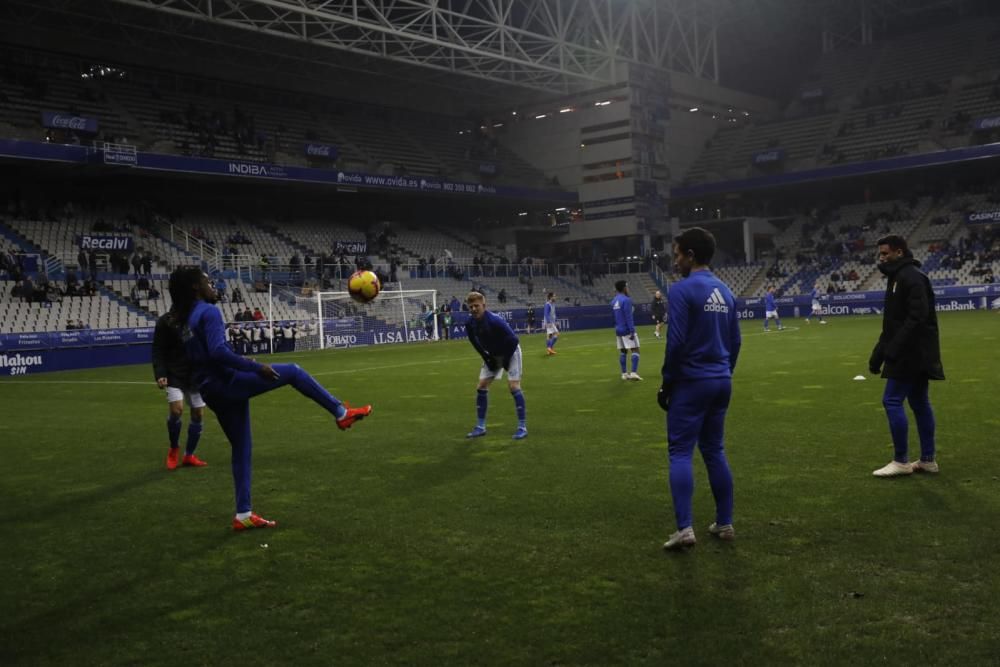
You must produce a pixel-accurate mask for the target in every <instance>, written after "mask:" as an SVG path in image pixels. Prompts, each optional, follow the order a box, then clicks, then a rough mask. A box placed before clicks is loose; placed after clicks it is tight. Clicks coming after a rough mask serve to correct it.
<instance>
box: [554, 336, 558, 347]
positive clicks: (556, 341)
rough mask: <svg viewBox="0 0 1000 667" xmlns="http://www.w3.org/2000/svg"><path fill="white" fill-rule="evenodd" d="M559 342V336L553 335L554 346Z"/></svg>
mask: <svg viewBox="0 0 1000 667" xmlns="http://www.w3.org/2000/svg"><path fill="white" fill-rule="evenodd" d="M558 342H559V336H553V337H552V347H555V346H556V343H558Z"/></svg>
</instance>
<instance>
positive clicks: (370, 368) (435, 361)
mask: <svg viewBox="0 0 1000 667" xmlns="http://www.w3.org/2000/svg"><path fill="white" fill-rule="evenodd" d="M798 328H799V327H785V331H797V330H798ZM743 335H744V337H746V336H763V335H764V332H763V331H761V332H758V333H750V334H743ZM653 340H657V339H655V338H654V339H653ZM609 345H611V346H613V345H614V342H613V341H612V342H609V343H587V344H586V345H572V344H571V345H567V346H565V347H564V348H563V349H564V350H565V349H569V350H581V349H584V348H590V347H608V346H609ZM318 351H319V350H317V352H318ZM311 356H312V354H310V353H308V352H307V353H305V354H296V355H294V356H293V355H288V356H283V357H282V359H291V358H302V357H311ZM472 358H473V357H471V356H470V355H463V356H462V357H449V358H448V359H430V360H427V361H410V362H407V363H402V364H386V365H384V366H363V367H360V368H345V369H341V370H336V371H321V372H319V373H312V375H313V377H322V376H324V375H347V374H350V373H364V372H367V371H381V370H388V369H392V368H403V367H407V366H431V365H435V364H443V363H451V362H453V361H456V360H463V359H472ZM22 384H121V385H150V386H155V385H156V383H155V382H154V381H152V380H149V381H138V380H28V379H18V380H0V387H2V386H3V385H10V386H12V387H13V386H17V385H22Z"/></svg>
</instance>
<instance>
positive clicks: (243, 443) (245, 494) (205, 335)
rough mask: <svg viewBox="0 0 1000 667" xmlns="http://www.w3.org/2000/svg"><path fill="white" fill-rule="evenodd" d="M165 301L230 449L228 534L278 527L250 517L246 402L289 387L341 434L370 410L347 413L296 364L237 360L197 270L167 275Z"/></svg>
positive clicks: (209, 289) (213, 297) (210, 292)
mask: <svg viewBox="0 0 1000 667" xmlns="http://www.w3.org/2000/svg"><path fill="white" fill-rule="evenodd" d="M170 296H171V298H172V299H173V302H174V308H175V310H176V312H177V316H178V317H179V318H180V319H181V320H182V321H184V322H186V323H187V324H186V326H185V329H184V334H183V337H184V346H185V349H186V351H187V355H188V359H190V361H191V366H192V368H193V369H194V377H195V381H196V382H197V385H198V389H199V391H200V393H201V395H202V396H203V397H204V399H205V402H206V403H207V404H208V407H210V408H212V411H213V412H215V416H216V417H217V418H218V420H219V426H221V427H222V431H223V432H224V433H225V434H226V438H227V439H228V440H229V444H230V446H231V447H232V450H233V458H232V466H233V485H234V486H235V489H236V516H235V517H234V518H233V530H247V529H250V528H273V527H274V526H275V525H277V524H276V523H275V522H274V521H269V520H267V519H265V518H263V517H261V516H259V515H257V514H255V513H254V512H253V510H252V509H251V504H250V481H251V476H252V466H251V452H252V449H253V441H252V437H251V432H250V399H251V398H253V397H254V396H259V395H261V394H263V393H266V392H269V391H273V390H275V389H277V388H278V387H284V386H285V385H291V386H292V387H294V388H295V389H296V391H298V392H299V393H300V394H302V395H304V396H307V397H308V398H311V399H312V400H313V401H315V402H316V403H317V404H318V405H319V406H320V407H322V408H323V409H325V410H326V411H327V412H329V413H330V414H331V415H332V416H333V418H334V419H335V420H336V424H337V427H338V428H339V429H340V430H342V431H344V430H347V429H349V428H350V427H351V425H353V424H354V422H356V421H358V420H360V419H364V418H365V417H367V416H369V415H370V414H371V413H372V406H370V405H365V406H363V407H360V408H352V407H350V406H349V405H347V404H346V403H343V402H341V401H340V400H338V399H337V398H335V397H334V396H332V395H331V394H330V392H328V391H327V390H326V389H325V388H323V386H322V385H321V384H320V383H319V382H317V381H316V380H315V379H314V378H313V376H311V375H309V373H307V372H305V371H304V370H302V368H301V367H300V366H299V365H298V364H274V365H273V366H271V365H270V364H262V363H260V362H258V361H255V360H254V359H249V358H247V357H241V356H240V355H238V354H236V353H235V352H233V351H232V350H231V349H229V346H228V345H227V344H226V329H225V325H224V324H223V322H222V313H221V312H219V309H218V308H217V307H216V306H215V302H216V298H217V297H216V293H215V288H213V287H212V284H211V283H210V282H209V280H208V276H207V275H205V273H204V272H203V271H202V270H201V269H200V268H198V267H181V268H179V269H177V270H175V271H174V272H173V273H172V274H170Z"/></svg>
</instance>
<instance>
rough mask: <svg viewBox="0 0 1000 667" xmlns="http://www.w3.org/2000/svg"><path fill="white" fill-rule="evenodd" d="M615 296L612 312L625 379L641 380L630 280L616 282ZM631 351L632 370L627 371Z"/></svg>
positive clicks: (623, 377) (619, 360)
mask: <svg viewBox="0 0 1000 667" xmlns="http://www.w3.org/2000/svg"><path fill="white" fill-rule="evenodd" d="M615 290H616V291H617V294H615V298H614V299H612V300H611V312H612V313H613V314H614V316H615V338H616V343H617V345H618V352H619V355H618V362H619V364H620V365H621V369H622V379H623V380H641V379H642V378H641V377H639V373H637V372H636V371H638V370H639V334H637V333H636V332H635V319H634V318H633V313H632V311H633V307H632V299H631V298H630V297H629V295H628V282H627V281H625V280H619V281H618V282H616V283H615ZM629 352H631V353H632V372H631V373H629V372H627V369H628V367H627V366H626V364H627V362H628V355H629Z"/></svg>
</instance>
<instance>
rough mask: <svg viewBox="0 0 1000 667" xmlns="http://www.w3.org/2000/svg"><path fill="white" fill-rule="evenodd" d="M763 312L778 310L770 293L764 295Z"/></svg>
mask: <svg viewBox="0 0 1000 667" xmlns="http://www.w3.org/2000/svg"><path fill="white" fill-rule="evenodd" d="M764 310H778V305H777V304H776V303H775V302H774V295H773V294H771V293H770V292H768V293H767V294H765V295H764Z"/></svg>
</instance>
